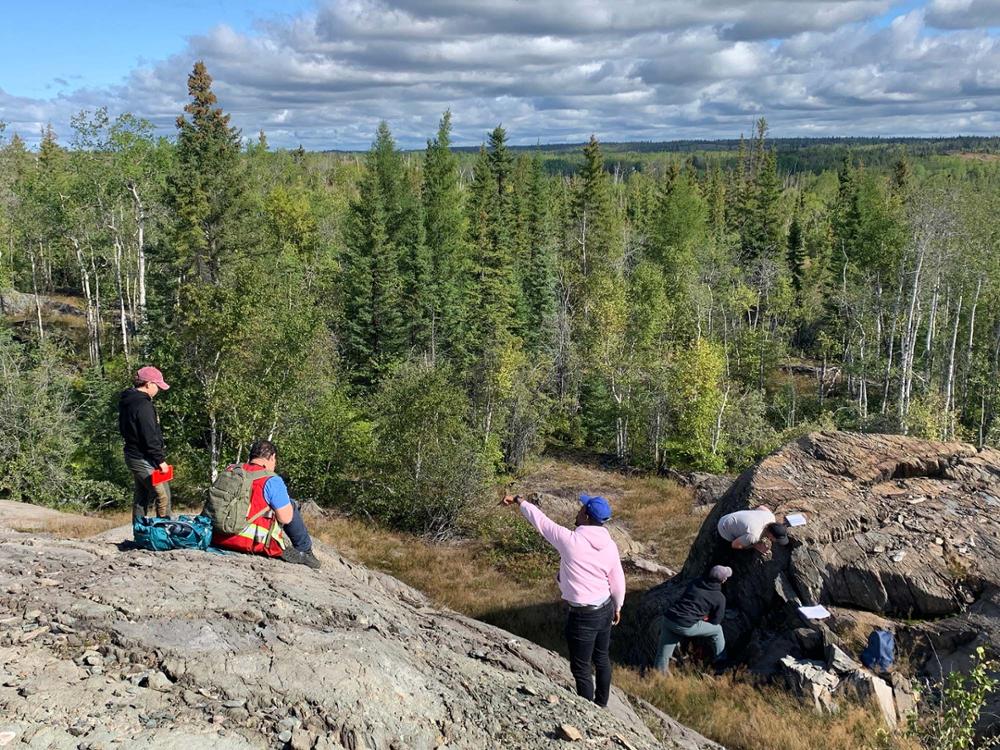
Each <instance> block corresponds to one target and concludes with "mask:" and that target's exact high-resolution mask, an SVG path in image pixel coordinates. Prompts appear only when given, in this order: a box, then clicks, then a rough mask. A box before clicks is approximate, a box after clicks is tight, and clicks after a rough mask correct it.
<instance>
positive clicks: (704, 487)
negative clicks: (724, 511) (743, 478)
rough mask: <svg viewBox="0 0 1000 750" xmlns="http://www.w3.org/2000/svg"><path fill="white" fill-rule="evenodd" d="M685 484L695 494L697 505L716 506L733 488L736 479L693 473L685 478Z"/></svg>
mask: <svg viewBox="0 0 1000 750" xmlns="http://www.w3.org/2000/svg"><path fill="white" fill-rule="evenodd" d="M685 480H686V481H685V482H684V483H685V484H686V485H687V486H688V487H690V488H691V489H692V491H693V492H694V504H695V505H715V503H717V502H718V501H719V500H720V499H721V498H722V497H723V496H724V495H725V494H726V493H727V492H728V491H729V488H730V487H732V486H733V482H735V481H736V477H734V476H730V475H729V474H706V473H705V472H701V471H693V472H691V473H690V474H688V475H687V476H686V477H685Z"/></svg>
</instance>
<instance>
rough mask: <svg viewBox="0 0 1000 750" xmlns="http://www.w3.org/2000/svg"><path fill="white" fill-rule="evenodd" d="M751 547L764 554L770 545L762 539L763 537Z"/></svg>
mask: <svg viewBox="0 0 1000 750" xmlns="http://www.w3.org/2000/svg"><path fill="white" fill-rule="evenodd" d="M753 548H754V549H755V550H757V551H758V552H760V554H762V555H766V554H767V551H768V550H769V549H770V548H771V547H770V545H769V544H768V543H767V542H766V541H764V540H763V539H761V540H760V541H759V542H757V543H756V544H755V545H754V546H753Z"/></svg>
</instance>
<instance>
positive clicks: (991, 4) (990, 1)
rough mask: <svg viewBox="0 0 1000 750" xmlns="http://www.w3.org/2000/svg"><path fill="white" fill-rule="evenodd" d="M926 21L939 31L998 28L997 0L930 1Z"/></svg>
mask: <svg viewBox="0 0 1000 750" xmlns="http://www.w3.org/2000/svg"><path fill="white" fill-rule="evenodd" d="M927 21H928V23H930V25H931V26H936V27H938V28H941V29H977V28H982V27H984V26H1000V2H997V0H931V4H930V6H929V7H928V9H927Z"/></svg>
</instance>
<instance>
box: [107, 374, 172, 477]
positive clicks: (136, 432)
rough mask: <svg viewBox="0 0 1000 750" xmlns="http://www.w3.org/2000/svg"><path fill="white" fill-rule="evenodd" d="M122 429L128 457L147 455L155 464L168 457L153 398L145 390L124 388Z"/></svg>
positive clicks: (120, 413) (120, 416) (120, 403)
mask: <svg viewBox="0 0 1000 750" xmlns="http://www.w3.org/2000/svg"><path fill="white" fill-rule="evenodd" d="M118 431H119V432H121V434H122V438H123V439H124V440H125V458H141V459H145V460H146V461H149V462H150V463H151V464H153V466H159V465H160V464H161V463H163V462H164V461H166V460H167V452H166V447H165V446H164V444H163V433H162V432H160V420H159V419H157V417H156V409H155V408H154V407H153V399H151V398H150V397H149V396H147V395H146V394H145V393H143V392H142V391H139V390H136V389H135V388H128V389H126V390H124V391H122V395H121V396H120V397H119V398H118Z"/></svg>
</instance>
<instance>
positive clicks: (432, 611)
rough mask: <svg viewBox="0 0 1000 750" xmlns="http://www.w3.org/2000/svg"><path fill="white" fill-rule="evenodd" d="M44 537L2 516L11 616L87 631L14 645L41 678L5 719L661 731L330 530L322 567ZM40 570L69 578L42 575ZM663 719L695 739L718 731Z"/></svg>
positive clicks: (398, 735)
mask: <svg viewBox="0 0 1000 750" xmlns="http://www.w3.org/2000/svg"><path fill="white" fill-rule="evenodd" d="M116 534H118V532H117V531H116V532H115V533H113V534H112V533H109V534H107V535H102V536H108V537H114V536H115V535H116ZM34 541H35V537H32V536H31V535H30V534H21V533H18V532H12V531H3V532H0V580H3V581H5V583H6V582H12V583H17V584H22V588H21V589H20V591H19V593H17V594H0V616H3V615H5V614H6V613H8V612H12V611H16V612H17V613H18V614H20V613H21V612H24V611H26V610H28V611H30V610H34V609H37V610H40V611H41V612H42V616H45V617H48V618H49V619H54V618H55V617H56V615H57V614H58V615H62V614H68V615H70V616H71V617H72V618H74V619H73V623H74V624H73V627H74V628H75V629H76V630H77V631H78V632H77V633H76V634H75V635H77V636H78V641H77V642H78V646H76V647H75V648H72V649H67V648H66V647H65V646H57V645H56V644H53V643H46V642H45V641H46V639H45V638H41V637H39V638H35V639H33V640H30V641H28V642H26V643H20V642H18V643H7V644H6V645H0V671H3V672H4V673H6V674H10V675H11V677H12V678H13V677H16V678H17V680H18V682H17V685H18V687H20V688H22V689H24V690H25V692H26V693H27V696H25V697H22V696H16V695H14V694H15V693H16V690H17V688H12V689H8V692H9V694H11V695H12V696H13V698H12V699H11V700H9V701H8V702H7V703H6V704H5V705H4V713H5V720H6V719H8V714H9V720H10V721H11V722H15V723H17V724H18V725H19V726H21V727H22V728H23V731H30V732H32V733H33V735H32V736H34V735H35V734H37V735H38V736H39V737H41V738H43V739H45V742H46V743H48V744H47V745H45V746H51V747H54V748H62V747H66V748H69V747H72V748H76V747H77V745H78V744H80V742H81V740H83V741H85V740H86V735H83V736H82V737H79V738H78V737H73V736H72V735H71V734H69V733H68V732H66V731H65V730H63V729H55V727H60V726H61V727H69V726H72V725H74V722H75V721H76V719H77V718H78V717H80V716H91V717H92V718H93V719H94V720H95V721H96V723H97V725H99V726H100V727H101V728H102V730H103V731H106V732H108V733H110V734H111V736H113V737H114V738H116V740H117V741H118V742H119V744H120V746H124V747H148V748H153V749H154V750H164V748H178V750H181V749H183V750H190V748H192V747H213V748H224V749H225V750H228V749H229V748H233V749H235V748H251V747H252V748H274V747H276V745H277V744H278V743H279V739H278V737H279V735H280V734H281V733H283V732H287V733H288V739H285V740H282V742H284V743H288V742H292V743H298V744H299V745H304V744H305V743H306V742H307V740H309V741H311V742H312V744H313V745H315V746H317V747H355V748H362V747H367V748H371V749H372V750H389V748H393V747H395V748H407V749H408V750H409V749H411V748H412V750H424V748H427V749H430V748H438V747H448V748H454V749H455V750H458V749H460V748H469V749H470V750H471V749H473V748H474V749H475V750H491V749H492V748H512V747H517V748H524V750H536V749H537V750H541V749H542V748H550V747H551V746H552V742H553V739H552V736H553V731H554V727H555V726H558V725H560V724H571V725H572V726H575V727H577V728H578V729H579V730H580V731H581V732H582V733H583V734H584V735H585V736H586V737H588V738H591V739H595V738H596V739H597V740H598V742H597V743H596V744H594V745H593V746H594V747H612V746H613V741H612V739H611V738H613V737H615V736H620V737H622V738H623V739H624V741H625V742H627V743H628V745H629V746H631V747H633V748H635V749H636V750H652V749H653V748H659V747H661V743H660V742H659V741H658V740H657V739H656V738H655V737H654V735H653V734H652V733H651V731H650V730H649V729H648V727H647V725H646V724H645V723H644V721H643V719H642V718H641V717H640V715H639V714H638V713H637V711H636V709H635V708H633V706H632V704H631V703H630V702H629V701H628V700H627V699H626V698H625V696H624V695H623V694H622V693H621V692H620V691H618V690H615V691H614V692H613V695H612V699H611V702H610V703H609V707H608V709H607V710H604V709H600V708H598V707H596V706H594V705H593V704H592V703H588V702H587V701H584V700H582V699H581V698H579V697H578V696H577V695H576V694H575V691H574V690H573V679H572V676H571V674H570V671H569V665H568V663H567V662H566V660H565V659H564V658H562V657H560V656H559V655H558V654H555V653H553V652H550V651H547V650H546V649H543V648H541V647H539V646H536V645H534V644H532V643H529V642H527V641H524V640H522V639H518V638H515V637H514V636H512V635H511V634H510V633H508V632H506V631H503V630H501V629H499V628H496V627H493V626H491V625H486V624H484V623H481V622H477V621H475V620H471V619H469V618H466V617H463V616H461V615H458V614H456V613H454V612H450V611H447V610H440V609H436V608H434V607H433V606H431V604H430V602H428V600H427V599H426V597H424V596H423V595H421V594H420V593H419V592H417V591H415V590H413V589H411V588H410V587H408V586H406V585H404V584H403V583H401V582H400V581H398V580H396V579H393V578H391V577H390V576H386V575H383V574H380V573H377V572H374V571H371V570H369V569H367V568H365V567H363V566H361V565H356V564H354V563H351V562H348V561H346V560H344V559H343V558H341V557H340V556H338V555H337V554H336V553H335V552H333V551H332V550H330V549H328V548H324V547H323V546H322V545H317V554H318V555H319V556H320V557H321V559H322V561H323V569H322V570H319V571H314V570H309V569H304V568H301V567H300V566H290V565H287V564H283V563H281V562H280V561H274V560H267V559H263V558H257V557H251V556H244V555H227V556H214V555H207V554H205V553H201V552H196V551H189V550H185V551H175V552H162V553H153V552H145V551H140V550H129V551H120V550H119V549H118V547H117V546H116V545H115V544H113V543H109V542H102V541H95V540H82V541H77V540H63V539H55V538H46V539H45V543H44V544H39V545H35V544H34V543H33V542H34ZM36 569H44V570H45V574H44V575H56V574H57V575H58V576H59V579H60V581H61V585H60V586H56V587H46V586H39V585H37V584H36V581H37V577H36V576H35V574H34V571H35V570H36ZM7 588H11V586H10V585H8V587H7ZM15 607H16V609H15ZM268 636H273V637H268ZM94 647H96V648H94ZM87 649H93V651H94V653H95V654H96V653H97V652H98V650H99V651H100V655H103V659H104V664H105V665H108V664H112V663H113V664H114V667H113V668H109V667H106V668H105V674H100V675H87V673H86V671H85V668H83V667H81V666H80V665H78V664H76V663H74V661H73V658H74V657H76V658H79V657H80V656H83V655H85V654H86V653H87ZM87 655H89V654H87ZM112 655H114V660H113V661H112V659H111V656H112ZM83 661H85V659H81V662H83ZM15 663H16V664H17V672H16V673H14V671H13V670H12V669H11V666H10V665H11V664H15ZM91 666H93V665H91ZM524 685H530V686H531V688H532V689H533V690H534V691H535V692H536V695H526V694H525V693H522V692H520V691H519V689H518V688H519V687H521V686H524ZM549 695H554V696H557V697H558V701H556V702H550V701H549V700H547V699H546V698H545V696H549ZM4 697H5V698H6V695H5V696H4ZM230 706H232V707H230ZM647 715H648V714H647V712H646V711H645V710H644V711H643V716H647ZM283 719H289V720H290V721H287V722H285V723H283V724H282V723H281V722H282V720H283ZM657 721H659V719H657ZM666 726H668V727H670V728H669V730H667V731H666V736H668V737H670V738H671V741H673V742H674V743H675V744H676V745H677V746H678V747H681V748H684V750H706V749H707V748H715V747H717V746H716V745H715V744H714V743H710V742H709V741H708V740H706V739H705V738H703V737H701V736H700V735H697V734H696V733H694V732H692V731H691V730H688V729H687V728H685V727H681V726H680V725H677V724H676V723H673V724H672V725H671V724H669V723H668V724H666ZM39 742H41V740H39ZM29 744H30V743H29Z"/></svg>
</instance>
